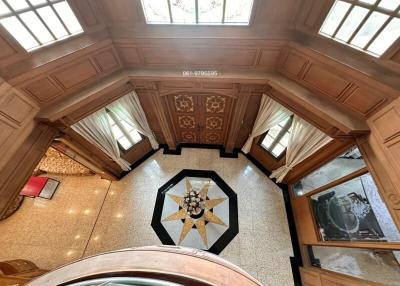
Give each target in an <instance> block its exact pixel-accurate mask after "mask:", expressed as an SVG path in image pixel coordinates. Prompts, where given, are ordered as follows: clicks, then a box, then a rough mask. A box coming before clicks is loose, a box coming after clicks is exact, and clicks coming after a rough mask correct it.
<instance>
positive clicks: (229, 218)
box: [151, 170, 239, 254]
mask: <svg viewBox="0 0 400 286" xmlns="http://www.w3.org/2000/svg"><path fill="white" fill-rule="evenodd" d="M151 225H152V227H153V229H154V231H155V232H156V233H157V236H158V237H159V238H160V240H161V241H162V243H163V244H169V245H181V246H187V247H192V248H197V249H202V250H207V251H210V252H212V253H215V254H219V253H220V252H221V251H222V250H223V249H224V248H225V247H226V246H227V245H228V244H229V242H230V241H231V240H232V239H233V238H234V237H235V236H236V235H237V234H238V232H239V227H238V205H237V195H236V193H235V192H234V191H233V190H232V189H231V188H230V187H229V186H228V185H227V184H226V183H225V182H224V180H222V179H221V177H220V176H218V174H217V173H216V172H214V171H203V170H182V171H181V172H179V173H178V174H177V175H176V176H174V177H173V178H171V179H170V180H169V181H168V182H167V183H165V184H164V185H163V186H162V187H160V188H159V189H158V195H157V200H156V204H155V207H154V214H153V219H152V224H151Z"/></svg>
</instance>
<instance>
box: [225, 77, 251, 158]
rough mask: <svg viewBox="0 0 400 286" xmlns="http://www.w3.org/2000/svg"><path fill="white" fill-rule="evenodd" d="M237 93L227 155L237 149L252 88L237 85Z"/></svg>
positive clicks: (226, 148)
mask: <svg viewBox="0 0 400 286" xmlns="http://www.w3.org/2000/svg"><path fill="white" fill-rule="evenodd" d="M236 91H237V99H236V104H235V108H234V109H233V113H232V120H231V125H230V126H229V133H228V136H227V139H226V144H225V152H226V153H233V149H234V148H235V143H236V139H237V138H238V135H239V131H240V127H241V126H242V123H243V118H244V115H245V112H246V108H247V104H248V102H249V98H250V95H251V91H252V86H251V85H239V84H237V85H236Z"/></svg>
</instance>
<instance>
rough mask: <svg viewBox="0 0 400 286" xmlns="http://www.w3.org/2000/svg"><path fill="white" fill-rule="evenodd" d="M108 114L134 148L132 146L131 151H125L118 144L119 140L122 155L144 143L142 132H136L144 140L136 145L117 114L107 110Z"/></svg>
mask: <svg viewBox="0 0 400 286" xmlns="http://www.w3.org/2000/svg"><path fill="white" fill-rule="evenodd" d="M106 112H107V114H108V115H109V116H110V117H111V118H112V120H113V121H114V122H115V124H116V125H117V126H118V128H119V129H120V131H121V132H122V134H123V135H124V137H126V138H127V139H128V141H129V142H130V143H131V144H132V146H131V147H130V148H129V149H126V150H125V148H124V147H122V145H121V144H120V143H119V142H118V140H117V143H118V147H119V150H120V151H121V152H122V154H126V153H128V152H129V151H131V150H132V149H133V148H134V147H135V146H136V145H137V144H139V143H140V142H142V140H143V135H142V134H140V132H138V131H137V130H136V132H138V133H139V135H140V137H141V138H142V139H141V140H140V141H138V142H136V143H135V142H134V141H133V140H132V138H131V136H130V134H129V132H128V131H127V130H126V129H125V127H124V126H123V125H122V124H121V122H120V119H119V118H118V117H117V116H116V115H115V113H114V112H112V111H111V110H109V109H108V108H106Z"/></svg>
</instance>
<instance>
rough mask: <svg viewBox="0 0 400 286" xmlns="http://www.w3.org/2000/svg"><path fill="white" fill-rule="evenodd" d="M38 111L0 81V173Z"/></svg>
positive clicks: (29, 102) (28, 130) (25, 134)
mask: <svg viewBox="0 0 400 286" xmlns="http://www.w3.org/2000/svg"><path fill="white" fill-rule="evenodd" d="M38 111H39V108H38V106H37V105H35V103H33V102H32V101H31V100H29V99H28V98H26V97H25V96H24V95H23V94H22V93H20V92H19V91H18V90H16V89H15V88H13V87H12V86H10V85H9V84H8V83H6V82H4V81H3V82H1V79H0V147H1V148H0V158H2V160H0V171H1V169H2V168H3V167H4V166H5V165H6V161H7V160H8V159H9V158H11V156H13V155H14V153H15V152H17V150H18V147H19V145H20V144H22V142H23V140H25V138H26V137H27V136H28V134H29V132H30V128H31V127H32V126H31V125H32V124H33V118H34V116H35V115H36V114H37V112H38Z"/></svg>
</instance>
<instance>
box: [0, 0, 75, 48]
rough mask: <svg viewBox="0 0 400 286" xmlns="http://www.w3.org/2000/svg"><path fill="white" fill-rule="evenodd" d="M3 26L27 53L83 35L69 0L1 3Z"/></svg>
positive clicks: (7, 0)
mask: <svg viewBox="0 0 400 286" xmlns="http://www.w3.org/2000/svg"><path fill="white" fill-rule="evenodd" d="M0 24H1V25H2V26H3V27H4V28H5V29H6V30H7V31H8V33H10V35H11V36H13V37H14V39H15V40H16V41H17V42H18V43H19V44H20V45H21V46H22V47H23V48H24V49H25V50H26V51H33V50H36V49H38V48H41V47H43V46H47V45H50V44H52V43H54V42H57V41H60V40H63V39H66V38H68V37H71V36H73V35H77V34H80V33H82V32H83V28H82V26H81V24H80V23H79V21H78V19H77V17H76V16H75V14H74V12H73V11H72V9H71V7H70V5H69V4H68V2H67V1H66V0H0Z"/></svg>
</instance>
